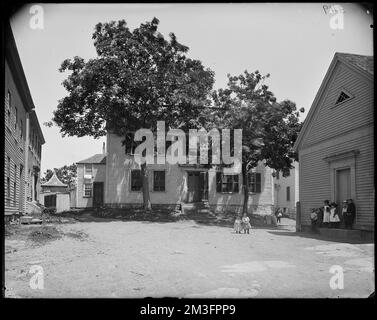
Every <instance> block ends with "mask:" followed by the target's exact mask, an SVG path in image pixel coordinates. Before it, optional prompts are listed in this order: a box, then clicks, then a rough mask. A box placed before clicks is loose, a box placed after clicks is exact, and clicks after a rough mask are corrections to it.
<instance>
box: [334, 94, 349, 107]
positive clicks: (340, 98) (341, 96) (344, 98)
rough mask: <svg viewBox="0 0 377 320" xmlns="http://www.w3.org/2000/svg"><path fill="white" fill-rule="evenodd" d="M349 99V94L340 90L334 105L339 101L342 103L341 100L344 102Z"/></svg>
mask: <svg viewBox="0 0 377 320" xmlns="http://www.w3.org/2000/svg"><path fill="white" fill-rule="evenodd" d="M349 99H351V95H349V94H347V93H345V92H344V91H342V92H341V93H340V95H339V97H338V99H337V100H336V102H335V105H337V104H339V103H342V102H344V101H346V100H349Z"/></svg>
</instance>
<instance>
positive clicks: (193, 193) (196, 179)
mask: <svg viewBox="0 0 377 320" xmlns="http://www.w3.org/2000/svg"><path fill="white" fill-rule="evenodd" d="M200 200H201V197H200V172H199V171H197V172H195V171H192V172H187V202H189V203H190V202H198V201H200Z"/></svg>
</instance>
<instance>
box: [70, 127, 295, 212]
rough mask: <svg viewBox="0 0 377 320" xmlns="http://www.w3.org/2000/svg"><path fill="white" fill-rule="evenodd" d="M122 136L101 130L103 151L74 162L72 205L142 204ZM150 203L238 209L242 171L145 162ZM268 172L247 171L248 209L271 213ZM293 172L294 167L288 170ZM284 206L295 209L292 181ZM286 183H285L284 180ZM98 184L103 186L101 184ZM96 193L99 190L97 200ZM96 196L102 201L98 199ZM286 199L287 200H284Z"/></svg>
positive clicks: (272, 201)
mask: <svg viewBox="0 0 377 320" xmlns="http://www.w3.org/2000/svg"><path fill="white" fill-rule="evenodd" d="M126 150H127V148H125V146H124V145H123V144H122V137H120V136H117V135H115V134H113V133H108V134H107V152H105V151H103V153H102V154H98V155H94V156H93V157H91V158H89V159H86V160H83V161H79V162H77V182H78V183H77V207H78V208H84V207H92V206H98V205H99V204H102V203H103V205H105V206H108V207H132V206H140V205H142V203H143V196H142V188H141V186H142V182H141V175H140V167H139V165H138V163H136V161H135V160H134V156H133V154H132V152H126ZM147 170H148V178H149V191H150V200H151V203H152V205H153V206H162V207H168V208H175V207H176V205H177V204H190V203H193V204H195V203H203V202H205V203H206V204H207V205H208V206H209V207H210V208H211V209H212V210H214V211H215V212H221V211H228V212H241V211H242V207H243V197H244V196H243V191H242V175H241V174H237V175H224V174H223V171H222V170H221V169H215V168H205V167H203V166H199V165H179V164H174V165H172V164H169V163H166V164H152V165H148V166H147ZM272 173H273V170H272V169H271V168H269V167H266V166H265V165H264V164H263V163H262V162H261V163H259V165H258V166H257V167H256V168H255V169H253V170H252V171H251V172H250V173H249V179H248V180H249V190H250V194H249V203H248V208H249V212H255V213H259V214H262V215H269V214H272V213H273V212H274V210H275V207H276V199H277V197H276V195H275V192H276V191H275V188H274V185H275V179H276V178H274V177H273V174H272ZM291 174H292V175H294V169H292V170H291ZM286 179H289V181H291V183H292V185H290V188H291V190H292V191H291V194H292V196H291V198H290V199H288V201H286V202H285V205H286V208H287V210H288V208H289V210H290V211H291V212H293V210H294V208H295V197H294V193H295V192H294V190H295V185H294V179H293V180H292V178H280V181H284V180H286ZM289 181H288V182H286V184H287V185H288V184H289ZM102 186H103V187H102ZM101 193H103V198H102V195H101ZM101 199H103V200H102V201H101ZM287 202H289V204H288V203H287Z"/></svg>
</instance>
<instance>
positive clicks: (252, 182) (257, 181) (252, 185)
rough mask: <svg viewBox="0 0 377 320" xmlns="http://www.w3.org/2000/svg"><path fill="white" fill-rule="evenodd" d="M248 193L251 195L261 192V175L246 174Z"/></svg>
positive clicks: (258, 173) (257, 173) (254, 173)
mask: <svg viewBox="0 0 377 320" xmlns="http://www.w3.org/2000/svg"><path fill="white" fill-rule="evenodd" d="M248 175H249V176H248V183H249V191H250V192H253V193H261V192H262V182H261V181H262V174H261V173H260V172H249V173H248Z"/></svg>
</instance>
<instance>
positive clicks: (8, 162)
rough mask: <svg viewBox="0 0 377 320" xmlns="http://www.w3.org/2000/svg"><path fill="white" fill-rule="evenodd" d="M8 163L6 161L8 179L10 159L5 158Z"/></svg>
mask: <svg viewBox="0 0 377 320" xmlns="http://www.w3.org/2000/svg"><path fill="white" fill-rule="evenodd" d="M7 158H8V159H7V160H8V161H7V174H8V177H10V157H7Z"/></svg>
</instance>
